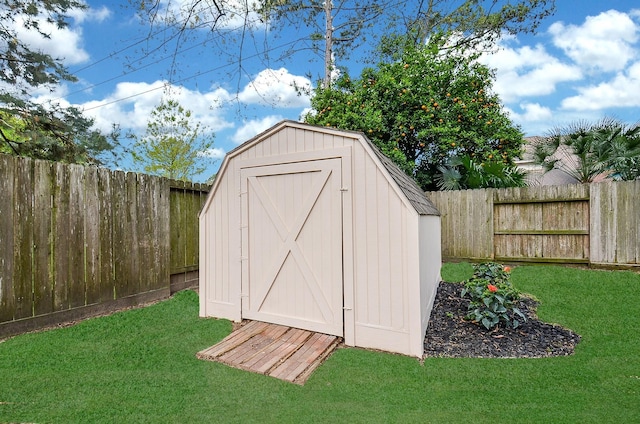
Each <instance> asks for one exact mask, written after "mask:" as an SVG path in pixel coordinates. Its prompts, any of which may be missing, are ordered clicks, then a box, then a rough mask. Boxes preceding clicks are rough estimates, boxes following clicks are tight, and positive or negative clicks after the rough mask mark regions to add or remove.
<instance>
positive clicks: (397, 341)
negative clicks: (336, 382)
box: [200, 122, 440, 356]
mask: <svg viewBox="0 0 640 424" xmlns="http://www.w3.org/2000/svg"><path fill="white" fill-rule="evenodd" d="M361 137H362V136H361V135H359V134H357V133H348V132H343V131H338V130H333V129H324V128H315V127H311V126H308V125H304V124H297V123H292V122H289V123H285V124H279V125H277V126H275V127H274V128H272V129H270V130H268V131H266V132H265V133H263V134H261V135H259V136H258V137H256V138H255V139H253V140H251V141H249V142H247V143H245V144H243V145H241V146H239V147H238V148H237V149H236V150H235V151H232V152H230V153H229V155H228V156H227V158H226V159H225V161H224V162H223V168H222V169H221V171H220V173H219V180H218V181H216V183H215V184H214V187H213V188H212V190H211V192H210V194H209V198H208V199H207V203H206V204H205V207H204V208H203V211H202V214H201V217H200V219H201V236H200V240H201V248H202V249H204V252H203V253H201V255H200V258H201V267H200V269H201V270H204V274H203V275H202V274H201V285H200V287H201V310H200V314H201V315H202V316H217V317H223V318H229V319H233V320H236V321H237V320H240V319H241V318H242V315H241V310H242V308H241V293H240V287H241V277H242V275H243V273H245V272H247V269H246V265H245V263H246V261H242V260H241V258H240V257H241V247H242V246H243V242H242V240H241V239H242V237H245V236H244V235H242V234H243V233H246V232H242V231H241V230H240V226H241V223H240V222H241V216H240V215H241V212H243V213H244V211H241V209H242V208H241V206H240V201H241V198H240V191H241V190H240V181H241V175H240V169H241V167H248V166H257V165H264V164H265V163H273V164H277V163H285V162H287V161H289V162H291V161H300V160H302V161H305V160H316V159H321V158H322V157H323V155H325V154H326V155H331V156H332V157H336V156H340V157H342V174H343V178H342V179H343V187H342V188H343V223H342V224H343V240H342V245H343V270H344V276H343V285H344V338H345V343H346V344H348V345H355V346H360V347H369V348H376V349H383V350H388V351H392V352H398V353H404V354H408V355H414V356H421V355H422V352H423V346H422V344H423V339H424V332H425V330H426V323H427V320H428V317H429V312H430V307H431V303H432V301H433V297H434V295H435V290H436V288H437V284H438V282H439V271H440V247H439V246H440V245H439V243H440V232H439V231H440V217H439V216H430V215H420V214H419V213H418V212H417V211H416V209H414V207H413V205H412V203H411V201H410V200H409V199H408V198H407V196H406V195H405V193H404V192H403V191H402V189H401V188H400V187H399V185H398V184H396V182H395V181H394V179H393V178H394V177H393V176H392V175H390V174H389V170H388V169H386V168H385V165H383V164H382V162H381V159H380V158H379V157H378V154H377V153H376V152H375V149H374V148H372V147H371V146H370V145H369V144H368V142H367V141H366V140H364V139H363V138H361ZM405 189H406V188H405ZM427 203H428V202H427ZM427 206H428V205H427ZM434 210H435V209H434ZM434 231H435V232H434ZM314 237H315V236H314ZM304 242H305V243H306V241H304ZM309 242H310V243H315V242H313V241H312V240H309ZM244 243H246V240H245V241H244ZM247 244H248V243H247ZM430 246H431V248H429V247H430ZM246 254H250V252H246ZM321 256H322V255H319V257H318V258H317V260H321ZM201 272H202V271H201ZM244 295H246V294H244Z"/></svg>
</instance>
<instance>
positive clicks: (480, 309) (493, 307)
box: [461, 262, 526, 330]
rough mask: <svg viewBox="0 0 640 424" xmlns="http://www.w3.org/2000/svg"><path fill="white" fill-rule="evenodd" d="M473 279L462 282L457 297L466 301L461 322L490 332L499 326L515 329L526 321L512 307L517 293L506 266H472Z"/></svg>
mask: <svg viewBox="0 0 640 424" xmlns="http://www.w3.org/2000/svg"><path fill="white" fill-rule="evenodd" d="M473 269H474V271H473V276H472V277H471V278H470V279H469V280H466V281H464V288H463V289H462V292H461V296H462V297H463V298H464V297H467V298H468V299H469V307H468V310H467V315H466V317H465V319H468V320H471V321H473V322H474V323H477V324H482V325H483V326H484V327H485V328H486V329H487V330H491V329H493V328H495V327H496V326H498V325H499V324H500V323H503V324H504V325H505V326H506V327H507V328H517V327H518V326H519V325H520V323H521V321H526V317H525V316H524V314H523V313H522V312H521V311H520V309H518V308H517V307H515V306H514V305H515V304H517V302H518V300H519V299H520V293H519V292H518V291H517V290H516V289H515V288H514V287H513V286H512V285H511V282H510V281H509V271H510V269H509V267H503V266H502V265H500V264H497V263H494V262H488V263H482V264H478V265H474V266H473Z"/></svg>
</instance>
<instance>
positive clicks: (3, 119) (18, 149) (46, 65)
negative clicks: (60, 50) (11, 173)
mask: <svg viewBox="0 0 640 424" xmlns="http://www.w3.org/2000/svg"><path fill="white" fill-rule="evenodd" d="M86 7H87V6H86V4H85V3H84V2H83V1H77V0H0V82H2V84H0V146H1V147H0V151H1V152H3V153H8V154H14V155H20V156H29V157H33V158H38V159H47V160H54V161H64V162H75V163H101V162H102V161H103V160H104V159H105V157H104V156H101V154H102V153H104V152H107V151H110V150H112V149H113V148H114V145H113V144H112V142H113V140H115V136H114V138H113V139H112V140H110V139H109V138H107V137H106V136H105V135H103V134H101V133H100V132H98V131H95V130H92V129H91V126H92V124H93V121H92V120H91V119H88V118H86V117H84V116H83V115H82V113H81V112H80V111H79V110H78V109H76V108H72V107H71V108H63V107H60V106H59V105H55V104H51V105H47V106H46V107H45V106H43V105H41V104H37V103H34V102H33V101H32V100H31V99H30V93H32V92H33V91H34V90H36V89H39V88H43V87H53V86H54V85H55V84H58V83H59V82H61V81H75V80H76V78H75V77H74V76H73V75H71V74H70V73H69V72H68V71H67V69H66V68H65V67H64V66H63V64H62V63H61V62H60V60H59V59H56V58H53V57H51V56H50V55H49V54H47V53H44V52H42V51H38V50H33V49H32V48H31V47H30V46H29V45H28V44H27V43H25V42H24V41H22V40H21V39H20V37H19V36H18V29H19V28H20V26H22V27H23V28H25V29H27V30H28V31H30V32H31V33H34V34H36V35H38V36H40V37H43V38H46V37H48V36H49V35H48V34H47V33H46V31H45V29H44V28H43V26H44V25H43V24H45V23H47V24H54V25H56V26H57V27H58V28H64V27H65V26H67V21H66V14H67V13H69V12H70V11H72V10H73V9H84V8H86Z"/></svg>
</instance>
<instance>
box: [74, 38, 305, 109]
mask: <svg viewBox="0 0 640 424" xmlns="http://www.w3.org/2000/svg"><path fill="white" fill-rule="evenodd" d="M302 40H304V38H298V39H296V40H293V41H289V42H287V43H283V44H280V45H278V46H275V47H272V48H270V49H267V50H265V51H264V52H260V53H254V54H252V55H250V56H247V57H245V59H244V60H247V59H252V58H255V57H259V56H260V55H261V54H263V53H269V52H272V51H274V50H278V49H281V48H284V47H287V46H290V45H293V44H295V43H298V42H299V41H302ZM240 63H241V61H234V62H231V63H227V64H225V65H221V66H218V67H215V68H211V69H208V70H206V71H200V72H197V73H195V74H193V75H191V76H188V77H185V78H182V79H179V80H175V81H171V82H170V83H171V84H179V83H183V82H185V81H188V80H190V79H194V78H197V77H200V76H202V75H206V74H209V73H211V72H215V71H219V70H221V69H224V68H226V67H229V66H235V65H238V64H240ZM168 84H169V83H165V84H163V85H162V86H158V87H153V88H150V89H148V90H145V91H142V92H139V93H136V94H132V95H130V96H126V97H122V98H119V99H115V100H111V101H109V102H105V103H101V104H99V105H96V106H92V107H89V108H86V109H84V111H85V112H86V111H89V110H95V109H99V108H101V107H105V106H108V105H111V104H115V103H119V102H122V101H125V100H129V99H132V98H134V97H138V96H142V95H144V94H148V93H150V92H153V91H156V90H160V89H164V88H166V87H167V85H168Z"/></svg>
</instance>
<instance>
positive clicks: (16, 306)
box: [0, 155, 207, 337]
mask: <svg viewBox="0 0 640 424" xmlns="http://www.w3.org/2000/svg"><path fill="white" fill-rule="evenodd" d="M206 190H207V187H206V186H201V185H193V184H186V185H185V184H182V183H180V184H178V183H175V182H172V181H169V180H166V179H163V178H158V177H152V176H148V175H143V174H135V173H124V172H120V171H115V172H113V171H109V170H106V169H101V168H95V167H84V166H79V165H68V164H61V163H52V162H46V161H39V160H31V159H25V158H17V157H12V156H6V155H0V217H1V218H0V337H2V336H7V335H10V334H15V333H18V332H22V331H26V330H31V329H35V328H38V327H40V326H43V325H51V324H55V323H59V322H63V321H66V320H70V319H71V320H73V319H77V318H79V317H82V316H88V315H93V314H96V313H101V312H103V311H105V310H109V309H113V308H117V307H121V306H130V305H132V304H136V303H139V302H146V301H150V300H155V299H159V298H164V297H166V296H168V295H169V294H170V291H171V280H172V276H171V275H172V274H178V276H180V275H181V273H182V274H184V273H185V272H186V271H187V270H189V271H191V272H194V271H195V272H197V269H196V268H197V263H198V257H197V247H198V239H197V238H198V229H197V215H198V211H199V206H198V205H200V204H201V202H202V201H203V198H204V193H206ZM174 237H175V238H174ZM194 265H195V266H196V267H195V268H194Z"/></svg>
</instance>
